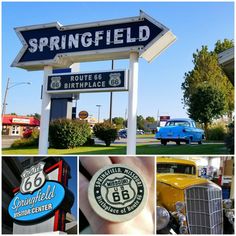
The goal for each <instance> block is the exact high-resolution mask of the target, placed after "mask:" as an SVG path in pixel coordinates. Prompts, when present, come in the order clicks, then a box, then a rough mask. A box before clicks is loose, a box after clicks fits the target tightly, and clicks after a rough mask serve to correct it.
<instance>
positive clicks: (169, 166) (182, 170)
mask: <svg viewBox="0 0 236 236" xmlns="http://www.w3.org/2000/svg"><path fill="white" fill-rule="evenodd" d="M157 173H158V174H161V173H175V174H189V175H195V174H196V168H195V166H192V165H185V164H176V163H157Z"/></svg>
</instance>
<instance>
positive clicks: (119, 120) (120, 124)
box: [112, 117, 125, 129]
mask: <svg viewBox="0 0 236 236" xmlns="http://www.w3.org/2000/svg"><path fill="white" fill-rule="evenodd" d="M124 121H125V120H124V118H123V117H114V118H112V122H113V124H115V125H116V127H117V128H118V129H121V128H122V127H123V126H124Z"/></svg>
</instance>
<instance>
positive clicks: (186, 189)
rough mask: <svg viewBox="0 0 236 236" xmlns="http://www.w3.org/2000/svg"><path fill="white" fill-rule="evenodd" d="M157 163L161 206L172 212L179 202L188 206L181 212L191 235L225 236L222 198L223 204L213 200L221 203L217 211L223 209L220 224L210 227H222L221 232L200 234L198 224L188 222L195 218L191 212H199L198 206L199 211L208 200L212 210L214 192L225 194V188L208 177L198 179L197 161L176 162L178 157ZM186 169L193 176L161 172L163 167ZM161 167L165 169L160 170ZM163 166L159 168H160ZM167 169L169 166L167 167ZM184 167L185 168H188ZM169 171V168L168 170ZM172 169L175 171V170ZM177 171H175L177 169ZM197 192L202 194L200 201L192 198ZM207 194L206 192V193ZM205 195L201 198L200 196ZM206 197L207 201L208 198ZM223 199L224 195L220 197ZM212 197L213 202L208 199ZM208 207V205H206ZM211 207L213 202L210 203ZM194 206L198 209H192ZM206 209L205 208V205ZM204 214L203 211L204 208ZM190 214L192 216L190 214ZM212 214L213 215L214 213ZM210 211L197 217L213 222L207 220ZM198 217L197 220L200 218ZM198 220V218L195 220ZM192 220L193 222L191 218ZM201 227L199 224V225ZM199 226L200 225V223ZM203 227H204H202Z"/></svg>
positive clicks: (157, 161) (158, 198) (158, 192)
mask: <svg viewBox="0 0 236 236" xmlns="http://www.w3.org/2000/svg"><path fill="white" fill-rule="evenodd" d="M156 164H157V174H156V181H157V205H158V206H162V207H164V208H165V209H166V210H167V211H168V212H171V213H173V212H176V211H177V210H176V203H177V202H182V203H184V205H185V207H184V209H183V210H181V213H182V214H184V215H185V216H186V218H187V220H186V221H185V222H184V223H183V225H186V226H187V227H188V233H198V234H202V233H209V232H210V233H219V232H220V233H221V232H222V231H221V229H220V227H222V225H221V220H222V213H221V212H220V211H221V208H222V199H221V201H218V200H219V199H218V198H217V199H218V200H215V199H213V201H214V202H216V203H215V204H217V210H219V220H218V218H217V220H218V221H219V222H217V223H216V224H215V225H217V226H215V225H214V226H210V227H218V228H219V229H218V230H215V231H214V229H212V228H211V229H210V230H212V231H210V230H209V231H204V229H203V230H202V231H198V230H199V229H197V228H196V229H195V228H194V227H196V226H193V225H195V222H188V220H189V219H190V218H193V217H192V215H191V214H192V213H190V212H191V211H193V209H194V211H197V208H198V207H195V206H194V205H196V204H200V205H199V208H201V206H202V205H203V202H204V201H206V204H207V207H208V201H209V202H210V201H211V200H210V197H208V196H211V195H207V194H211V192H212V193H213V192H214V193H216V194H217V196H220V195H221V188H220V187H219V186H218V185H216V184H214V183H213V182H211V181H209V180H207V179H204V178H199V177H198V174H197V173H198V170H197V166H196V164H195V162H193V161H189V160H184V159H175V158H162V157H160V158H157V159H156ZM169 164H170V166H173V167H175V164H176V166H177V165H178V166H184V168H186V169H187V170H189V171H190V172H191V173H187V174H185V173H158V169H159V171H161V170H162V169H160V168H165V165H166V166H169ZM160 166H161V167H160ZM158 167H159V168H158ZM166 168H167V167H166ZM184 168H183V169H184ZM167 169H168V168H167ZM171 170H172V169H171ZM173 171H175V170H173ZM191 191H192V192H193V191H199V196H197V197H198V199H192V200H191V198H190V197H189V194H192V192H191ZM203 191H204V192H203ZM200 194H201V196H200ZM205 196H206V199H204V197H205ZM220 197H221V196H220ZM208 198H209V199H208ZM204 204H205V203H204ZM209 204H210V203H209ZM192 206H194V207H195V208H192ZM204 207H205V206H204ZM187 210H188V211H187ZM201 211H203V210H202V209H201ZM187 213H189V214H187ZM210 213H211V212H210ZM207 214H208V213H207V212H204V214H202V215H201V214H200V213H199V212H198V213H196V214H195V215H196V216H197V217H199V218H202V219H203V218H204V217H205V218H206V219H205V218H204V220H206V221H208V220H209V222H211V219H207V217H208V216H207ZM196 216H194V217H196ZM194 219H196V218H194ZM190 221H193V220H192V219H190ZM198 224H199V222H198ZM201 224H206V225H207V223H201ZM196 225H197V223H196ZM199 228H201V227H200V226H199Z"/></svg>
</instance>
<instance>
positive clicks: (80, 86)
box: [47, 70, 128, 93]
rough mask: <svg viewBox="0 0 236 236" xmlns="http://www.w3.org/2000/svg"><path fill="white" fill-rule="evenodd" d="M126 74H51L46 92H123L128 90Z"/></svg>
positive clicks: (114, 71) (116, 72) (117, 71)
mask: <svg viewBox="0 0 236 236" xmlns="http://www.w3.org/2000/svg"><path fill="white" fill-rule="evenodd" d="M127 74H128V72H127V71H126V70H112V71H105V72H104V71H103V72H88V73H65V74H53V75H49V76H48V85H47V92H48V93H66V92H69V93H71V92H80V93H81V92H105V91H124V90H128V80H127V77H128V76H127Z"/></svg>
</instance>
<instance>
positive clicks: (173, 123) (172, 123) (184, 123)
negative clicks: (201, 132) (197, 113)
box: [166, 121, 190, 126]
mask: <svg viewBox="0 0 236 236" xmlns="http://www.w3.org/2000/svg"><path fill="white" fill-rule="evenodd" d="M166 126H190V123H189V122H188V121H168V122H167V123H166Z"/></svg>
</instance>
